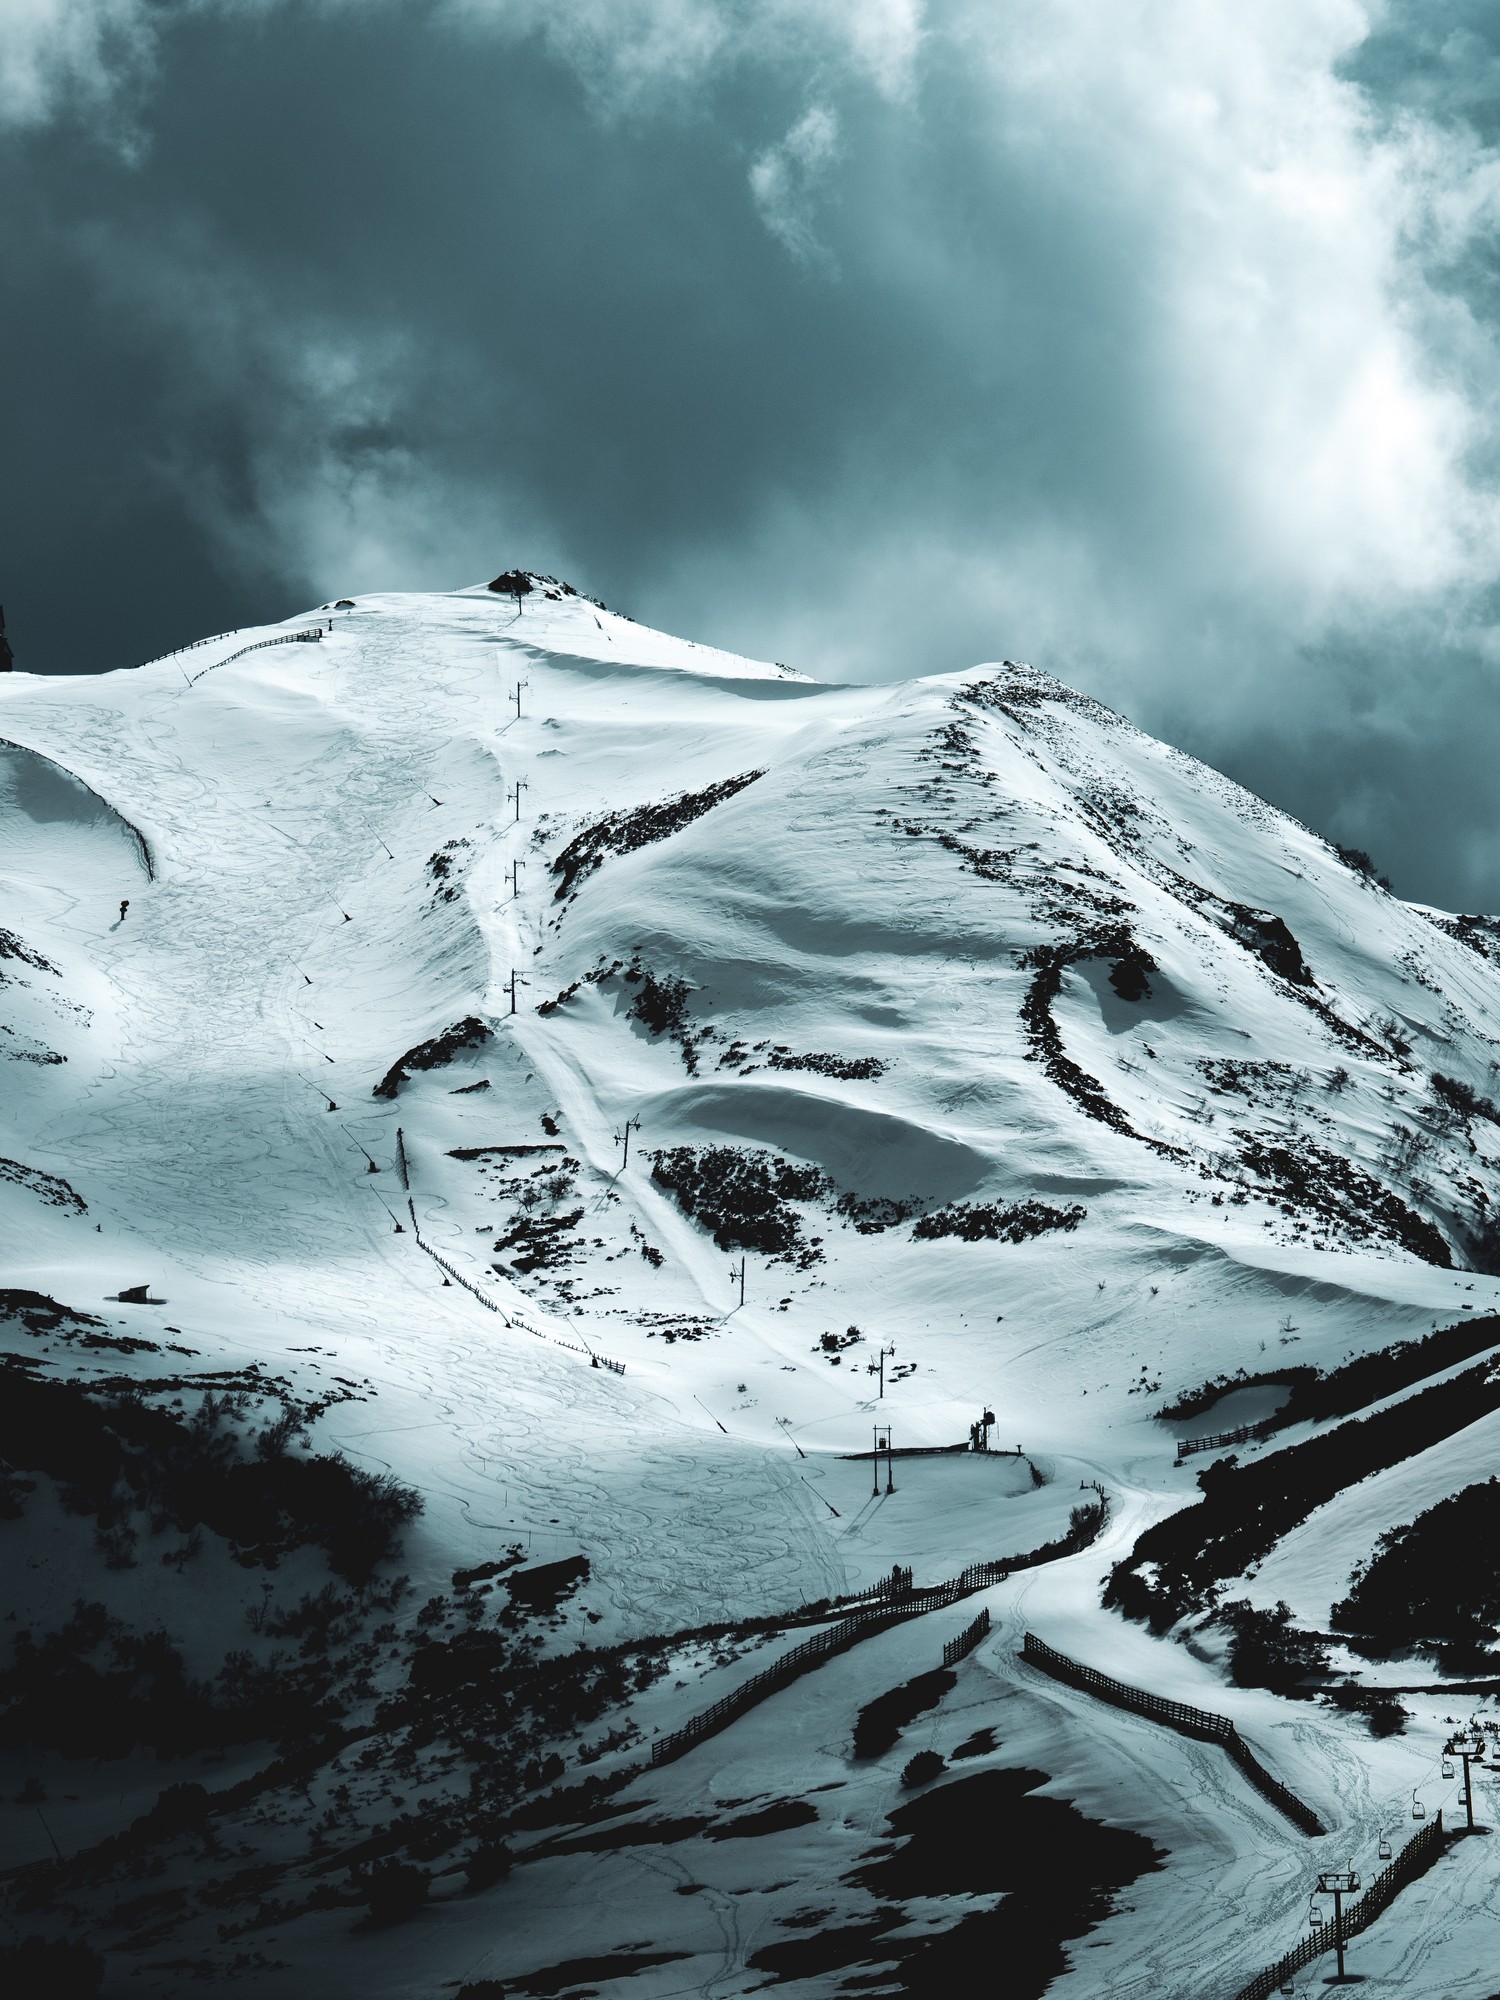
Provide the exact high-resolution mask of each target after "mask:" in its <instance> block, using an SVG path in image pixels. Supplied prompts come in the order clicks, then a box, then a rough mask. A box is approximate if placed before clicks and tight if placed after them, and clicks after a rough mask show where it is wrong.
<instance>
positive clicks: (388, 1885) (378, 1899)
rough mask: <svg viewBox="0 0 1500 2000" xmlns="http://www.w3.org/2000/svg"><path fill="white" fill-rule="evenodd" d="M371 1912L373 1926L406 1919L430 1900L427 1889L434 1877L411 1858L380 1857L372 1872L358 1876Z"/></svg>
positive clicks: (383, 1926)
mask: <svg viewBox="0 0 1500 2000" xmlns="http://www.w3.org/2000/svg"><path fill="white" fill-rule="evenodd" d="M356 1886H357V1887H358V1888H359V1890H360V1891H361V1893H362V1894H363V1896H364V1899H365V1905H366V1907H367V1908H368V1910H369V1912H370V1916H369V1921H370V1923H371V1925H372V1926H375V1927H378V1928H380V1929H384V1928H385V1927H386V1925H388V1924H401V1923H405V1922H406V1920H407V1918H408V1917H414V1916H415V1915H416V1914H417V1912H418V1910H420V1909H421V1907H422V1905H423V1904H424V1903H425V1902H426V1901H427V1892H428V1890H429V1889H430V1888H431V1887H432V1877H431V1876H430V1875H429V1874H428V1873H427V1870H426V1869H425V1868H414V1867H413V1866H412V1864H411V1863H410V1862H409V1861H397V1860H395V1859H392V1860H390V1861H378V1862H376V1864H375V1866H374V1867H373V1868H372V1869H371V1870H370V1871H369V1873H368V1874H367V1875H365V1876H363V1877H362V1878H359V1879H358V1880H357V1884H356Z"/></svg>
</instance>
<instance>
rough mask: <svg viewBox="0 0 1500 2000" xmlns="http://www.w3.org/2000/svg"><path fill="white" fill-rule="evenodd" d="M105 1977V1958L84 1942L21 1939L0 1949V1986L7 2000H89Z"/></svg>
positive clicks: (33, 1938) (37, 1938) (34, 1938)
mask: <svg viewBox="0 0 1500 2000" xmlns="http://www.w3.org/2000/svg"><path fill="white" fill-rule="evenodd" d="M103 1977H104V1960H103V1959H102V1958H101V1957H100V1956H99V1954H98V1952H97V1951H91V1950H90V1949H89V1947H88V1946H87V1945H86V1944H73V1943H65V1944H54V1943H50V1942H49V1941H48V1940H47V1939H45V1938H39V1937H29V1938H23V1939H22V1941H21V1942H20V1944H18V1945H13V1946H12V1947H11V1948H10V1949H9V1950H8V1951H5V1950H0V1988H3V1989H4V1991H5V1993H6V1995H7V1996H8V2000H91V1996H92V1995H93V1994H95V1993H97V1992H98V1991H99V1983H100V1981H101V1980H102V1979H103Z"/></svg>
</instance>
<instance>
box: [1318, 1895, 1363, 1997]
mask: <svg viewBox="0 0 1500 2000" xmlns="http://www.w3.org/2000/svg"><path fill="white" fill-rule="evenodd" d="M1358 1893H1359V1876H1358V1874H1357V1873H1356V1872H1355V1870H1354V1869H1352V1868H1334V1869H1329V1870H1327V1871H1325V1873H1323V1874H1321V1875H1320V1876H1319V1877H1318V1894H1319V1895H1320V1896H1332V1898H1333V1948H1334V1950H1335V1952H1337V1954H1338V1965H1339V1969H1338V1971H1337V1972H1336V1973H1335V1974H1334V1976H1333V1978H1332V1979H1331V1980H1329V1982H1328V1984H1329V1985H1330V1986H1346V1985H1350V1984H1352V1983H1353V1982H1352V1981H1351V1980H1350V1978H1349V1975H1348V1973H1347V1972H1345V1970H1344V1898H1345V1896H1355V1895H1358Z"/></svg>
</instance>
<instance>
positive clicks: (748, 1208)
mask: <svg viewBox="0 0 1500 2000" xmlns="http://www.w3.org/2000/svg"><path fill="white" fill-rule="evenodd" d="M651 1178H652V1179H653V1180H654V1181H655V1182H656V1184H657V1186H658V1187H663V1188H665V1189H666V1190H667V1192H668V1193H669V1194H670V1195H671V1196H672V1198H673V1199H674V1200H675V1201H676V1203H677V1206H678V1207H679V1208H680V1209H681V1210H682V1211H683V1213H684V1214H685V1215H688V1216H691V1217H692V1219H693V1220H694V1221H695V1222H697V1223H699V1224H701V1226H702V1227H703V1228H705V1229H707V1230H708V1232H709V1233H710V1235H711V1236H712V1237H713V1239H714V1242H715V1243H717V1244H718V1246H719V1248H720V1249H721V1250H760V1251H764V1252H765V1253H766V1254H767V1255H768V1256H771V1257H784V1258H789V1259H793V1260H796V1261H798V1262H802V1263H811V1262H814V1261H816V1258H817V1255H818V1254H819V1253H818V1251H817V1248H816V1242H814V1243H813V1244H808V1243H806V1242H804V1240H803V1236H802V1218H801V1217H800V1216H799V1215H798V1214H797V1213H796V1211H795V1210H794V1209H793V1208H792V1207H791V1206H790V1204H791V1203H792V1202H803V1201H806V1202H814V1201H821V1200H823V1199H824V1198H826V1196H827V1195H828V1194H829V1193H830V1192H831V1191H832V1183H831V1182H830V1181H829V1179H828V1177H827V1175H826V1174H824V1173H822V1172H820V1171H819V1169H818V1168H816V1167H810V1166H805V1165H801V1164H799V1163H797V1162H795V1161H792V1160H787V1159H783V1158H781V1157H779V1156H778V1155H777V1154H775V1153H767V1152H745V1151H741V1150H739V1149H738V1148H736V1147H734V1146H705V1147H701V1148H695V1147H692V1146H674V1147H670V1148H667V1149H664V1150H663V1151H661V1152H658V1153H654V1154H653V1155H652V1165H651Z"/></svg>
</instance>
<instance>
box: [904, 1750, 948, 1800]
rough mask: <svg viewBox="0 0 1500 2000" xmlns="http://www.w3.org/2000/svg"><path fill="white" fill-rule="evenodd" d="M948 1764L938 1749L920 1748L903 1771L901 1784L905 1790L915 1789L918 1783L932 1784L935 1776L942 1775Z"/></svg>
mask: <svg viewBox="0 0 1500 2000" xmlns="http://www.w3.org/2000/svg"><path fill="white" fill-rule="evenodd" d="M947 1768H948V1766H947V1765H946V1764H945V1763H944V1762H943V1760H942V1758H941V1757H940V1756H939V1755H938V1753H937V1751H936V1750H919V1751H918V1752H917V1754H916V1756H915V1757H913V1758H912V1759H911V1761H910V1763H908V1764H907V1765H905V1766H904V1767H903V1769H902V1772H901V1784H902V1788H903V1790H905V1791H908V1792H912V1791H915V1790H916V1788H917V1787H918V1785H930V1784H931V1783H932V1781H933V1779H934V1778H937V1777H941V1776H942V1774H943V1772H944V1771H946V1770H947Z"/></svg>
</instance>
